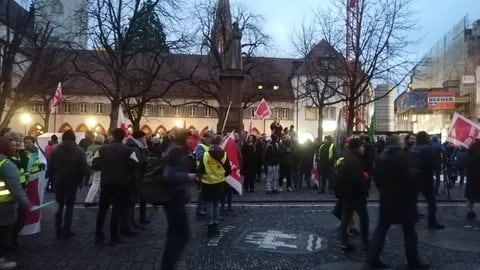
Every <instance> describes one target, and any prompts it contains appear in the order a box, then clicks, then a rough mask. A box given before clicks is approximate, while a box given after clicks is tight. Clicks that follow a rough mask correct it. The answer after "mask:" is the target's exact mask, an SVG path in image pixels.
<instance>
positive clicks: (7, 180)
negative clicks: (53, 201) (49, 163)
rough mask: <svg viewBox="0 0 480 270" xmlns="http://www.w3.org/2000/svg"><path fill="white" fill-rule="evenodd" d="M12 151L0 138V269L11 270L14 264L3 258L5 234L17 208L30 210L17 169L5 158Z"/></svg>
mask: <svg viewBox="0 0 480 270" xmlns="http://www.w3.org/2000/svg"><path fill="white" fill-rule="evenodd" d="M13 153H14V149H13V147H12V145H11V142H10V141H9V140H7V139H6V138H0V217H1V218H0V269H13V268H15V267H16V266H17V263H16V262H11V261H8V260H7V259H5V257H4V256H3V255H4V254H3V253H4V252H5V241H6V237H7V234H8V232H9V230H10V228H11V227H12V225H14V224H15V223H16V221H17V208H18V205H19V204H20V205H22V208H24V209H31V208H32V207H33V205H32V203H31V202H30V201H29V200H28V197H27V194H26V193H25V191H24V190H23V188H22V186H21V185H20V177H19V174H18V170H17V167H16V166H15V164H14V163H13V162H12V161H11V160H9V159H8V158H7V157H10V156H12V155H13Z"/></svg>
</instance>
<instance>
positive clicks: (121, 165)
mask: <svg viewBox="0 0 480 270" xmlns="http://www.w3.org/2000/svg"><path fill="white" fill-rule="evenodd" d="M112 136H113V142H112V143H110V144H108V145H106V146H105V147H102V148H100V149H99V150H98V151H97V153H96V155H95V156H94V157H93V161H92V166H93V167H94V168H95V169H99V170H101V176H100V186H101V190H100V202H99V206H98V214H97V226H96V230H95V236H96V241H97V243H100V242H102V241H103V240H104V239H105V236H104V234H103V224H104V222H105V216H106V214H107V212H108V208H109V207H110V203H111V204H112V205H113V208H112V216H111V218H110V242H111V243H112V244H117V243H119V242H120V238H119V237H118V228H119V224H120V217H121V213H122V212H123V213H125V211H126V210H128V208H129V207H130V202H131V196H130V193H131V191H130V189H131V182H130V179H131V176H132V175H133V173H134V172H135V169H136V167H137V166H138V161H139V160H138V157H137V156H136V154H135V152H134V151H133V150H132V149H131V148H130V147H128V146H126V145H125V144H123V143H122V141H123V138H124V137H125V131H123V129H121V128H116V129H114V130H113V131H112ZM121 233H122V234H123V235H126V236H128V235H131V232H129V231H121Z"/></svg>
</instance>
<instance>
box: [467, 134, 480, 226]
mask: <svg viewBox="0 0 480 270" xmlns="http://www.w3.org/2000/svg"><path fill="white" fill-rule="evenodd" d="M466 163H467V184H466V186H465V198H467V200H468V208H469V211H468V213H467V218H469V219H474V218H475V217H476V216H477V215H476V214H475V212H474V211H473V205H474V203H475V202H479V201H480V166H478V165H479V164H480V139H475V141H474V142H473V144H472V145H470V148H469V150H468V155H467V162H466Z"/></svg>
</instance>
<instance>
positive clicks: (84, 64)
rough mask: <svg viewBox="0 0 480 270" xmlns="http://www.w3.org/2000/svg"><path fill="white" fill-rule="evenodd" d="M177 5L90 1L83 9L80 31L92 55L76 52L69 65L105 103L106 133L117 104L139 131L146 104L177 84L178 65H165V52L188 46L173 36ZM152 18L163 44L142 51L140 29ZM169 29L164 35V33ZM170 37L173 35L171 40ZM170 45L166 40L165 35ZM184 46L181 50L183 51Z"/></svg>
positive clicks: (182, 37) (179, 35) (114, 121)
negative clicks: (107, 104) (108, 105)
mask: <svg viewBox="0 0 480 270" xmlns="http://www.w3.org/2000/svg"><path fill="white" fill-rule="evenodd" d="M181 4H182V2H180V1H177V0H163V1H160V0H155V1H141V0H134V1H124V0H91V1H90V2H89V5H88V17H89V19H90V21H91V23H90V27H89V28H88V29H86V30H85V31H86V32H87V34H88V36H89V38H90V42H91V43H92V45H93V47H94V48H95V49H94V50H89V51H82V52H80V53H78V54H77V57H76V59H75V61H74V62H73V64H74V66H75V70H76V71H77V72H78V73H79V74H80V75H81V76H83V77H84V78H86V79H88V80H89V81H91V82H93V83H94V85H95V86H97V87H98V88H99V89H101V90H102V91H103V93H104V94H105V95H106V97H107V98H108V99H110V102H111V105H112V106H111V111H110V130H111V129H113V128H115V127H116V125H117V120H118V119H117V118H118V111H119V107H120V105H121V104H124V105H126V107H127V108H126V109H127V113H128V115H129V117H130V119H131V120H132V122H133V123H134V128H137V129H138V128H139V123H140V119H141V117H142V112H143V108H144V107H145V105H146V104H147V102H149V101H151V100H152V99H158V98H160V97H162V96H163V95H164V94H165V93H167V92H168V91H169V89H170V88H171V87H172V86H173V85H175V83H177V82H178V81H182V80H187V79H188V78H183V77H175V76H171V75H172V74H177V75H178V74H179V73H178V72H179V71H178V68H179V66H178V63H174V62H173V61H169V58H171V54H170V53H169V52H171V51H181V50H182V49H184V48H186V47H185V46H187V45H188V42H187V41H188V39H187V38H186V35H183V34H182V32H181V31H179V30H174V29H173V27H174V26H177V25H178V22H179V20H180V19H181V18H180V16H178V14H176V13H174V11H179V10H181ZM150 16H154V17H155V20H157V19H158V21H159V22H161V25H162V27H163V28H162V31H165V40H164V41H163V42H162V44H156V45H157V46H146V44H148V42H146V41H144V43H143V44H142V43H141V39H139V37H140V36H142V34H139V31H141V30H144V28H143V27H141V26H142V25H145V22H146V21H147V22H148V21H149V20H150V19H151V17H150ZM169 27H171V28H170V30H169ZM173 33H175V34H173ZM170 34H171V36H172V37H173V38H174V39H171V40H167V38H168V37H169V35H170ZM186 44H187V45H186Z"/></svg>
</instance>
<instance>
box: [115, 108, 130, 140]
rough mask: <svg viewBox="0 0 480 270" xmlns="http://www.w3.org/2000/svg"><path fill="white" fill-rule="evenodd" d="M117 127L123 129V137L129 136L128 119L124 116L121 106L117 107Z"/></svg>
mask: <svg viewBox="0 0 480 270" xmlns="http://www.w3.org/2000/svg"><path fill="white" fill-rule="evenodd" d="M117 128H121V129H123V130H124V131H125V137H129V136H130V131H129V130H128V121H127V118H126V117H125V114H123V110H122V106H119V107H118V119H117Z"/></svg>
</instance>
